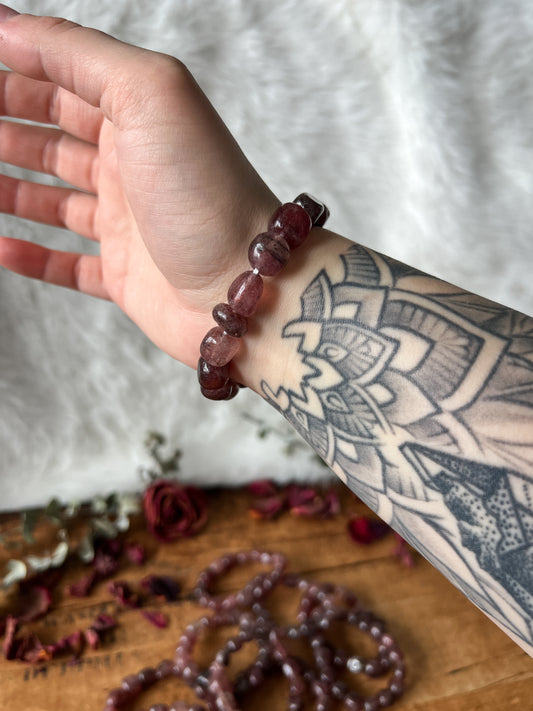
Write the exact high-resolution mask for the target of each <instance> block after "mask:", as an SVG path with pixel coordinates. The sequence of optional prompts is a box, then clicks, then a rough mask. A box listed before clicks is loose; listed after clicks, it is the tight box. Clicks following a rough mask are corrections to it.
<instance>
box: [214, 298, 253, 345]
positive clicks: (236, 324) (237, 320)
mask: <svg viewBox="0 0 533 711" xmlns="http://www.w3.org/2000/svg"><path fill="white" fill-rule="evenodd" d="M213 318H214V319H215V321H216V322H217V323H218V325H219V326H221V327H222V328H223V329H224V331H226V333H229V335H230V336H234V337H235V338H241V337H242V336H244V334H245V333H246V331H247V330H248V321H247V320H246V317H245V316H241V315H240V314H238V313H237V312H236V311H235V310H234V309H232V308H231V306H230V305H229V304H217V305H216V306H215V308H214V309H213Z"/></svg>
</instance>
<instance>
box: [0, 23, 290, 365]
mask: <svg viewBox="0 0 533 711" xmlns="http://www.w3.org/2000/svg"><path fill="white" fill-rule="evenodd" d="M7 26H9V29H8V31H7V33H6V35H5V37H4V38H3V39H4V41H3V45H2V47H1V50H0V60H1V61H3V62H4V63H5V64H7V65H8V66H10V67H12V68H13V70H14V71H13V72H1V73H0V96H3V97H4V106H3V107H2V113H3V114H4V115H6V116H9V117H13V118H17V119H29V120H31V121H34V122H38V123H39V124H52V125H53V127H52V126H42V125H38V126H36V125H28V124H27V123H18V122H14V121H3V122H1V123H0V160H2V161H4V162H7V163H11V164H13V165H17V166H20V167H22V168H26V169H30V170H36V171H40V172H43V173H48V174H52V175H56V176H58V177H59V178H61V179H62V180H63V181H65V183H66V184H67V185H66V186H64V187H59V186H57V187H55V186H54V187H51V186H45V185H41V184H37V183H31V182H28V181H21V180H15V179H13V178H8V177H6V176H0V195H1V197H0V209H1V210H2V211H3V212H6V213H10V214H13V215H16V216H19V217H23V218H28V219H32V220H36V221H38V222H42V223H46V224H53V225H59V226H62V227H66V228H68V229H70V230H72V231H74V232H77V233H78V234H81V235H82V236H84V237H86V238H88V239H90V240H96V241H98V242H99V243H100V254H99V255H98V256H95V255H87V254H79V253H75V252H58V251H56V250H51V249H47V248H45V247H42V246H38V245H35V244H32V243H28V242H24V241H21V240H18V239H12V238H7V237H3V238H0V264H1V265H3V266H5V267H7V268H8V269H11V270H12V271H15V272H18V273H20V274H23V275H25V276H29V277H34V278H38V279H42V280H44V281H47V282H50V283H54V284H58V285H61V286H67V287H70V288H75V289H78V290H80V291H82V292H84V293H87V294H90V295H93V296H96V297H101V298H107V299H111V300H113V301H114V302H115V303H117V304H118V306H120V307H121V308H122V309H123V310H124V311H125V312H126V313H127V314H128V315H129V316H130V317H131V318H132V320H134V321H135V322H136V323H137V324H138V325H139V327H140V328H141V329H142V330H143V331H144V332H145V333H146V334H147V335H148V336H149V337H150V338H151V339H152V340H153V341H154V342H155V343H156V344H157V345H158V346H159V347H161V348H162V349H163V350H165V351H166V352H168V353H170V354H171V355H173V356H174V357H176V358H178V359H179V360H181V361H183V362H185V363H188V364H189V365H193V364H194V363H195V362H196V359H197V355H198V344H199V341H200V339H201V337H202V335H203V334H204V333H205V331H206V329H207V328H208V327H209V325H210V323H211V319H210V308H211V307H212V306H213V305H214V303H216V302H217V301H220V300H223V299H224V297H225V290H226V289H227V287H228V285H229V281H230V280H231V278H232V277H233V276H235V275H236V274H237V273H238V272H239V271H241V270H242V269H245V268H246V248H245V245H246V244H247V242H248V241H249V239H250V237H251V236H253V235H254V234H256V233H257V232H259V231H261V228H262V226H263V225H264V224H265V222H266V219H267V217H268V215H269V214H271V212H272V210H273V208H274V206H275V205H276V204H277V201H276V199H275V198H274V196H273V195H272V193H270V191H269V190H268V189H267V187H266V186H265V185H264V183H263V182H262V181H261V180H260V178H259V177H258V176H257V174H256V173H255V171H254V170H253V169H252V167H251V166H250V164H249V163H248V161H247V160H246V158H245V157H244V156H243V154H242V152H241V151H240V149H239V148H238V146H237V144H236V143H235V141H234V140H233V138H232V137H231V135H230V134H229V132H228V131H227V129H226V127H225V126H224V124H223V123H222V121H221V120H220V118H219V117H218V115H217V114H216V112H215V111H214V109H213V108H212V106H211V105H210V104H209V102H208V101H207V99H206V98H205V96H204V95H203V93H202V92H201V90H200V89H199V87H198V86H197V84H196V83H195V82H194V80H193V79H192V77H191V76H190V74H189V73H188V72H187V70H186V69H185V68H184V67H183V65H182V64H180V63H179V62H178V61H177V60H175V59H172V58H170V57H167V56H164V55H160V54H156V53H153V52H147V51H145V50H141V49H138V48H135V47H131V46H129V45H125V44H123V43H120V42H118V41H117V40H114V39H112V38H110V37H108V36H106V35H103V34H102V33H98V32H95V31H93V30H87V29H85V28H82V27H79V26H77V25H74V24H72V23H68V22H65V21H63V20H57V19H52V18H36V17H29V16H19V17H15V18H14V19H12V20H9V21H8V22H7V23H5V24H4V27H7ZM6 38H7V41H6ZM58 46H60V47H61V53H58V52H57V47H58ZM58 57H60V59H59V60H58ZM88 57H90V58H91V60H92V61H91V62H90V63H89V62H88V61H87V59H88Z"/></svg>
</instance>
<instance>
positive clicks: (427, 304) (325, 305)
mask: <svg viewBox="0 0 533 711" xmlns="http://www.w3.org/2000/svg"><path fill="white" fill-rule="evenodd" d="M342 260H343V265H344V278H343V279H341V280H340V281H339V280H337V281H335V282H332V281H331V280H330V277H329V276H328V273H327V271H325V270H324V271H321V272H320V273H319V274H318V275H317V276H316V278H315V279H314V280H313V281H312V282H311V283H310V284H309V285H308V287H307V288H306V290H305V291H304V293H303V294H302V296H301V314H300V316H299V318H297V319H295V320H292V321H290V322H289V323H287V324H286V325H285V327H284V329H283V338H284V339H293V341H294V344H295V348H296V349H297V351H298V354H299V357H300V359H301V363H302V368H301V372H302V373H304V375H303V376H302V379H301V382H295V383H287V384H285V383H284V384H282V386H281V387H276V390H275V392H274V389H273V386H272V385H269V384H268V383H267V382H263V383H262V387H263V393H264V395H265V397H267V399H268V400H270V402H271V403H272V404H273V405H274V406H275V407H277V408H278V409H279V410H280V411H281V412H282V413H283V414H284V415H285V416H286V417H287V418H288V419H289V420H290V422H292V424H293V425H294V427H296V429H297V430H298V431H299V432H300V433H301V434H302V435H303V436H304V438H305V439H307V440H308V442H309V443H310V444H311V445H312V446H313V447H314V449H315V450H316V451H317V452H318V453H319V454H320V455H321V456H322V457H323V458H324V460H325V461H326V462H327V463H328V464H329V465H330V466H331V467H332V468H333V469H334V470H335V471H336V472H337V473H338V474H339V475H340V476H341V477H342V478H343V479H344V481H345V482H346V483H347V484H348V485H349V486H350V487H351V488H353V490H354V491H355V492H356V493H357V495H358V496H360V497H361V498H362V499H363V500H365V501H366V502H367V503H368V504H369V505H370V506H371V507H372V508H373V509H374V510H375V511H377V512H378V513H379V514H380V515H381V516H382V517H383V518H385V519H386V520H387V521H388V522H389V523H390V524H391V525H392V526H393V527H394V528H395V529H396V530H397V531H398V532H399V533H400V534H401V535H402V536H404V537H405V538H406V539H407V540H408V541H409V542H410V543H412V544H413V545H414V546H415V547H416V548H418V549H419V550H420V551H421V552H422V553H423V554H424V555H425V556H426V557H427V558H428V559H429V560H430V561H431V562H432V563H433V564H434V565H435V566H437V567H438V568H440V569H441V570H442V571H443V572H444V573H445V574H446V575H447V576H448V577H449V578H450V579H451V580H452V581H453V582H454V583H455V584H456V585H457V586H458V587H459V588H461V589H462V590H463V591H464V592H465V593H466V594H467V595H468V597H469V598H471V599H472V601H473V602H475V603H476V604H477V605H478V606H479V607H481V608H482V609H484V610H485V611H486V612H487V613H488V614H489V615H490V616H491V617H493V618H494V619H495V620H497V621H498V622H499V624H500V625H502V626H503V627H505V628H506V629H507V630H508V631H509V633H510V634H511V635H513V636H514V637H515V638H516V639H518V640H520V641H521V642H522V644H523V645H524V646H525V647H529V651H531V645H532V644H533V623H532V619H533V319H530V318H528V317H526V316H524V315H522V314H518V313H516V312H513V311H511V310H509V309H506V308H504V307H502V306H499V305H497V304H494V303H492V302H489V301H487V300H485V299H482V298H480V297H477V296H474V295H472V294H468V293H466V292H464V291H461V290H459V289H458V288H456V287H453V286H451V285H449V284H446V283H443V282H441V281H439V280H437V279H433V278H431V277H428V276H426V275H424V274H421V273H420V272H416V271H415V270H413V269H411V268H408V267H406V266H404V265H402V264H399V263H397V262H395V261H394V260H390V259H386V258H384V257H382V256H381V255H378V254H375V253H373V252H370V251H368V250H366V249H364V248H363V247H360V246H357V245H353V246H351V247H350V248H349V249H348V251H347V253H346V254H345V255H344V256H343V257H342Z"/></svg>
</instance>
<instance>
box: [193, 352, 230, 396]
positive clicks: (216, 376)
mask: <svg viewBox="0 0 533 711" xmlns="http://www.w3.org/2000/svg"><path fill="white" fill-rule="evenodd" d="M197 373H198V382H199V383H200V385H201V386H202V387H203V388H205V389H206V390H215V389H216V388H221V387H223V386H224V385H225V384H226V382H227V381H228V379H229V364H226V365H222V366H216V365H211V363H208V362H207V361H206V360H204V359H203V358H199V360H198V370H197Z"/></svg>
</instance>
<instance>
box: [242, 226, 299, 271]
mask: <svg viewBox="0 0 533 711" xmlns="http://www.w3.org/2000/svg"><path fill="white" fill-rule="evenodd" d="M289 257H290V250H289V245H288V244H287V242H286V240H285V239H284V238H283V237H282V236H281V235H279V234H276V233H275V232H262V233H261V234H260V235H257V237H256V238H255V239H254V240H252V242H251V244H250V247H249V249H248V261H249V262H250V264H251V265H252V267H254V268H255V269H257V270H258V271H259V273H260V274H262V275H263V276H274V275H275V274H277V273H278V272H280V271H281V270H282V269H283V267H284V266H285V264H287V262H288V261H289Z"/></svg>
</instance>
